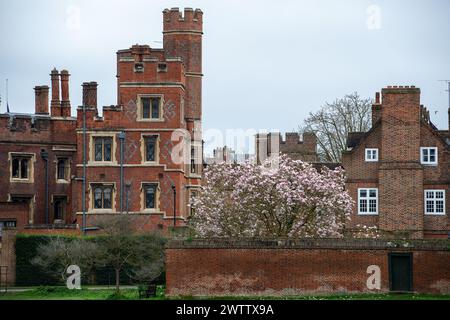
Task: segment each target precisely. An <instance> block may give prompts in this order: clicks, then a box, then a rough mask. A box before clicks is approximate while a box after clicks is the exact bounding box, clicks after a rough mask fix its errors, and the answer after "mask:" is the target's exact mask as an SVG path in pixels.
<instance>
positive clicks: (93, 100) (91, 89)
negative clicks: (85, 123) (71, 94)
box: [82, 81, 98, 109]
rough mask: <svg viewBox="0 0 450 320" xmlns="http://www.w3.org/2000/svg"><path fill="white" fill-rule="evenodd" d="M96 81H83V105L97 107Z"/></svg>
mask: <svg viewBox="0 0 450 320" xmlns="http://www.w3.org/2000/svg"><path fill="white" fill-rule="evenodd" d="M97 86H98V84H97V82H95V81H92V82H83V84H82V87H83V105H84V106H86V108H95V109H97Z"/></svg>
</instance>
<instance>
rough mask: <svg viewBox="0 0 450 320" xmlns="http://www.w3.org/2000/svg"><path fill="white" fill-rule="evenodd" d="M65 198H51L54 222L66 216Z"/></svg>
mask: <svg viewBox="0 0 450 320" xmlns="http://www.w3.org/2000/svg"><path fill="white" fill-rule="evenodd" d="M66 206H67V197H66V196H58V197H54V198H53V218H54V220H64V219H65V216H66Z"/></svg>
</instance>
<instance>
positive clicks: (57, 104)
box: [50, 68, 61, 117]
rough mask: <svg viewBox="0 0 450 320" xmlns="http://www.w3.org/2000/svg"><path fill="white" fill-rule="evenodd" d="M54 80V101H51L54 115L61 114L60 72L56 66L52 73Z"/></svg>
mask: <svg viewBox="0 0 450 320" xmlns="http://www.w3.org/2000/svg"><path fill="white" fill-rule="evenodd" d="M50 77H51V81H52V101H51V103H50V109H51V115H52V117H60V116H61V101H60V100H59V72H58V70H56V68H54V69H53V70H52V72H51V73H50Z"/></svg>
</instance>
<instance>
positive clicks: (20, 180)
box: [9, 178, 33, 183]
mask: <svg viewBox="0 0 450 320" xmlns="http://www.w3.org/2000/svg"><path fill="white" fill-rule="evenodd" d="M9 181H10V182H25V183H32V182H33V181H31V180H30V179H21V178H11V179H10V180H9Z"/></svg>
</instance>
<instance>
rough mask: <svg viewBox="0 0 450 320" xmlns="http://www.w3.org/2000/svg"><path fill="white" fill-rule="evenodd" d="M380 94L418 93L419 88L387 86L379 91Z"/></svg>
mask: <svg viewBox="0 0 450 320" xmlns="http://www.w3.org/2000/svg"><path fill="white" fill-rule="evenodd" d="M381 92H382V93H420V88H416V86H387V87H386V88H383V89H381Z"/></svg>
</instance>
